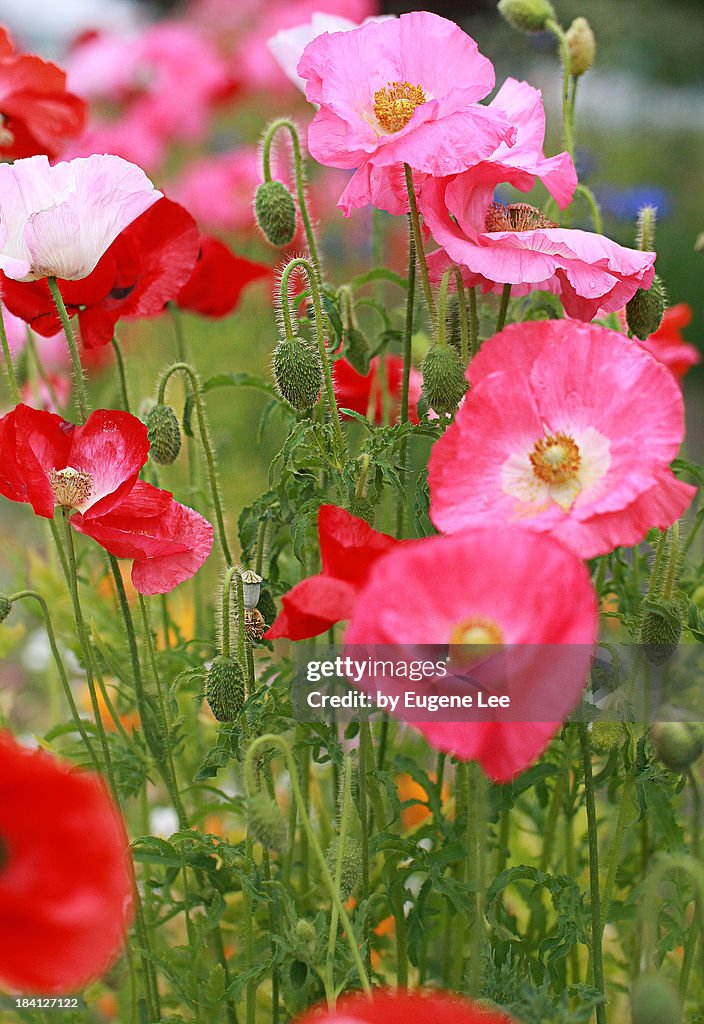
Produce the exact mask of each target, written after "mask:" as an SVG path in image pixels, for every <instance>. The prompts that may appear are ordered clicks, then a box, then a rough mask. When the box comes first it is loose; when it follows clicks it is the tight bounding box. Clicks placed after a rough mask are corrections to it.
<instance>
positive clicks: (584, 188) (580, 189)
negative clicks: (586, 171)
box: [575, 184, 603, 235]
mask: <svg viewBox="0 0 704 1024" xmlns="http://www.w3.org/2000/svg"><path fill="white" fill-rule="evenodd" d="M575 195H578V196H582V197H583V198H584V199H585V200H586V203H587V206H588V207H589V212H590V213H591V215H592V224H593V225H594V230H595V231H596V232H597V234H599V235H600V234H601V232H602V230H603V227H602V222H601V210H600V209H599V204H598V203H597V201H596V197H595V195H594V193H593V192H592V190H591V189H590V188H589V186H588V185H582V184H579V185H577V188H576V189H575Z"/></svg>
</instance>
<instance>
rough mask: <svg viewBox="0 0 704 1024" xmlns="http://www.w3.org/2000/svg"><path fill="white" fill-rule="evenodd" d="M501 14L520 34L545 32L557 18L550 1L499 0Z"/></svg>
mask: <svg viewBox="0 0 704 1024" xmlns="http://www.w3.org/2000/svg"><path fill="white" fill-rule="evenodd" d="M499 13H500V14H501V15H502V17H504V18H505V19H506V21H507V22H508V23H509V25H510V26H511V28H515V29H518V31H519V32H544V31H545V29H546V24H547V22H548V21H550V20H551V19H554V17H555V11H554V9H553V6H552V4H551V3H549V2H548V0H499Z"/></svg>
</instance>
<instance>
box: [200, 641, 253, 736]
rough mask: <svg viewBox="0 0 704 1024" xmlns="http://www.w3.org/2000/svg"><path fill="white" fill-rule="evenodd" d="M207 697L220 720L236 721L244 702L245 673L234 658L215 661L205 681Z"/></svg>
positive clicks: (221, 658) (221, 657)
mask: <svg viewBox="0 0 704 1024" xmlns="http://www.w3.org/2000/svg"><path fill="white" fill-rule="evenodd" d="M205 699H206V700H207V701H208V704H209V705H210V710H211V711H212V712H213V714H214V715H215V717H216V718H217V720H218V722H234V721H235V719H236V718H237V717H238V715H239V713H240V711H241V710H242V705H243V704H244V674H243V672H242V668H241V667H240V665H239V663H238V662H236V661H235V660H234V659H233V658H226V657H224V656H222V655H221V656H220V657H218V658H216V659H215V660H214V661H213V664H212V665H211V666H210V671H209V672H208V678H207V680H206V683H205Z"/></svg>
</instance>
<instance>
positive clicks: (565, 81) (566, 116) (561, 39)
mask: <svg viewBox="0 0 704 1024" xmlns="http://www.w3.org/2000/svg"><path fill="white" fill-rule="evenodd" d="M545 28H546V29H547V30H548V32H552V34H553V35H554V36H555V38H556V39H557V41H558V43H559V44H560V57H561V60H562V128H563V131H564V134H565V149H566V150H567V152H568V153H569V155H570V156H571V157H573V158H574V133H573V126H572V117H571V110H572V108H571V105H570V78H571V75H572V55H571V53H570V46H569V43H568V41H567V35H566V34H565V32H564V31H563V29H562V27H561V26H560V25H558V23H557V22H556V21H554V20H553V19H552V18H549V19H548V20H547V21H546V22H545Z"/></svg>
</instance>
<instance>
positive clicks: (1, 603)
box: [0, 594, 12, 622]
mask: <svg viewBox="0 0 704 1024" xmlns="http://www.w3.org/2000/svg"><path fill="white" fill-rule="evenodd" d="M11 611H12V603H11V601H10V600H9V598H8V597H7V595H6V594H0V622H4V621H5V619H6V618H7V616H8V615H9V614H10V612H11Z"/></svg>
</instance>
